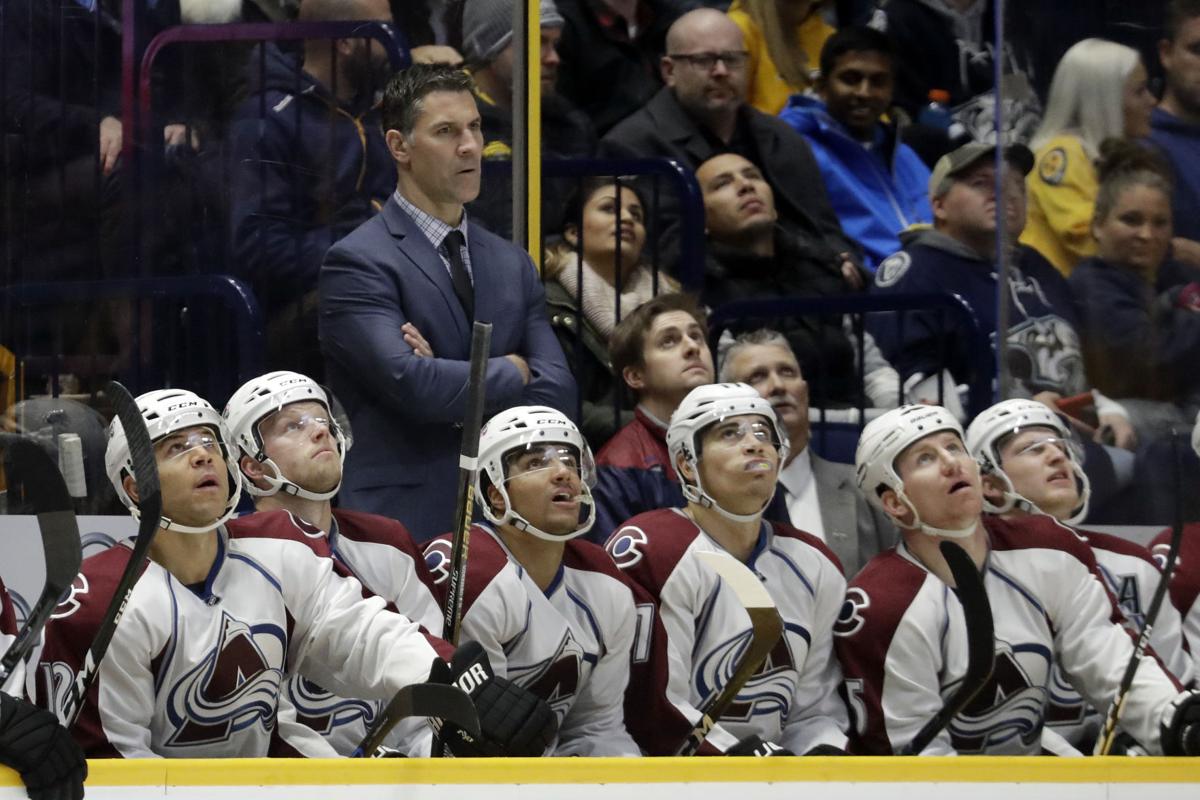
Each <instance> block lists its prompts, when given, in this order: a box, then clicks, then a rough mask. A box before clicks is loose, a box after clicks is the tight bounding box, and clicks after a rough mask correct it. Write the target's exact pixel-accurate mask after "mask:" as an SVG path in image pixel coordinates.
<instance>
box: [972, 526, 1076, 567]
mask: <svg viewBox="0 0 1200 800" xmlns="http://www.w3.org/2000/svg"><path fill="white" fill-rule="evenodd" d="M983 526H984V527H985V528H986V529H987V531H988V536H989V538H990V539H991V547H992V549H993V550H996V551H1003V550H1036V549H1041V550H1061V551H1063V552H1065V553H1070V554H1071V555H1072V556H1074V557H1075V558H1077V559H1078V560H1079V561H1081V562H1083V563H1084V564H1085V565H1087V566H1088V568H1089V569H1090V568H1092V566H1093V565H1094V564H1095V561H1096V559H1095V557H1094V556H1093V555H1092V550H1091V548H1090V547H1089V546H1088V543H1087V541H1086V540H1085V539H1084V538H1083V536H1081V535H1080V534H1078V533H1076V532H1075V531H1074V529H1072V528H1068V527H1067V526H1065V525H1063V524H1062V523H1060V522H1059V521H1058V520H1056V519H1054V518H1053V517H1051V516H1048V515H1046V514H1026V515H1024V516H1021V517H1016V518H1014V519H1004V518H1002V517H998V516H996V515H995V514H984V515H983Z"/></svg>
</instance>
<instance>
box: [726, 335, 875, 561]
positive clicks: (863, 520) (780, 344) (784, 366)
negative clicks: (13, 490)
mask: <svg viewBox="0 0 1200 800" xmlns="http://www.w3.org/2000/svg"><path fill="white" fill-rule="evenodd" d="M720 360H721V364H720V371H719V380H720V381H721V382H722V383H746V384H749V385H750V386H753V387H754V389H755V390H756V391H757V392H758V393H759V394H761V395H762V396H763V397H764V398H766V400H767V402H769V403H770V404H771V408H772V409H773V410H774V411H775V416H777V417H778V418H779V423H780V424H781V425H782V426H783V428H784V430H786V431H787V435H788V444H789V445H790V447H789V450H788V455H787V457H786V458H785V459H784V462H783V464H781V465H780V468H779V485H778V487H776V489H775V496H774V497H773V498H772V499H771V504H770V505H769V506H768V507H767V510H766V511H764V512H763V516H764V517H765V518H766V519H769V520H778V521H780V522H787V523H789V524H790V525H792V526H794V527H796V528H798V529H799V530H802V531H804V532H805V533H808V534H811V535H813V536H815V537H817V538H818V539H820V540H821V541H822V542H824V543H825V544H826V545H827V546H828V547H829V549H830V550H832V551H833V553H834V555H836V556H837V557H838V561H840V562H841V564H842V569H843V571H844V573H845V575H846V577H847V578H850V577H853V576H854V575H855V574H856V573H857V572H858V571H859V570H860V569H862V566H863V565H864V564H866V563H867V561H869V560H870V559H871V558H873V557H874V556H875V555H876V554H877V553H879V552H881V551H883V550H886V549H887V548H889V547H891V546H892V545H893V544H895V542H896V528H895V526H894V525H892V523H891V520H889V519H888V517H887V515H886V514H884V513H883V512H881V511H879V510H878V509H876V508H874V507H873V506H871V505H870V504H868V503H867V501H866V499H865V498H863V496H862V495H861V494H859V493H858V490H857V489H856V488H855V485H854V468H853V467H851V466H849V465H847V464H839V463H836V462H834V461H826V460H825V459H823V458H821V457H820V456H819V455H817V454H816V453H814V452H813V451H812V448H810V447H809V446H808V445H809V441H810V436H811V433H812V430H811V427H810V424H809V411H808V383H806V382H805V380H804V374H803V372H802V371H801V369H800V364H799V362H797V361H796V356H795V354H794V353H793V352H792V348H791V346H790V345H789V344H788V341H787V339H785V338H784V337H783V335H782V334H780V333H779V332H778V331H772V330H767V329H761V330H757V331H751V332H749V333H743V334H740V335H738V337H737V338H736V339H735V340H734V341H733V342H732V343H731V344H730V345H729V347H728V348H724V347H723V348H722V352H721V354H720Z"/></svg>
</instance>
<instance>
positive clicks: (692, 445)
mask: <svg viewBox="0 0 1200 800" xmlns="http://www.w3.org/2000/svg"><path fill="white" fill-rule="evenodd" d="M742 416H761V417H764V418H766V420H767V421H768V422H769V423H770V424H771V427H772V429H773V430H774V432H775V442H774V444H775V449H776V450H777V451H778V453H779V465H780V467H782V465H783V464H784V462H786V461H787V457H788V452H789V450H790V447H791V444H790V442H789V440H788V436H787V432H786V431H785V430H784V429H783V426H782V424H781V423H780V422H779V418H778V417H777V416H776V415H775V409H774V408H772V407H771V404H770V402H768V401H767V400H766V399H765V398H764V397H762V395H760V394H759V393H758V392H757V391H756V390H755V389H754V388H753V387H752V386H750V385H748V384H745V383H710V384H706V385H704V386H697V387H696V388H695V389H692V391H690V392H688V394H687V397H685V398H683V402H681V403H680V404H679V407H678V408H676V409H675V412H674V413H673V414H671V425H670V427H669V428H668V429H667V451H668V452H669V453H670V456H671V465H672V466H673V467H674V466H676V465H677V464H679V459H680V457H681V456H682V458H683V460H684V463H686V464H688V465H689V467H690V468H691V469H692V471H693V472H694V473H695V478H694V480H687V479H685V478H684V476H683V474H682V473H680V475H679V478H680V480H679V485H680V488H681V489H682V491H683V496H684V498H685V499H686V500H688V501H690V502H693V503H696V504H697V505H700V506H703V507H705V508H711V509H713V510H714V511H716V512H717V513H719V514H721V515H722V516H724V517H727V518H728V519H731V520H734V521H735V522H752V521H754V520H756V519H758V518H759V517H760V516H761V515H762V513H763V512H764V511H766V510H767V506H769V505H770V503H771V498H770V497H768V498H767V500H766V502H764V503H763V506H762V508H760V509H759V510H758V511H756V512H754V513H753V514H738V513H735V512H733V511H730V510H729V509H727V508H725V507H724V506H722V505H721V504H720V503H719V502H717V499H716V498H715V497H713V496H712V495H710V494H709V493H708V491H707V490H706V489H705V488H704V484H703V481H702V480H701V479H700V438H701V436H702V435H703V433H704V431H705V430H706V429H707V428H708V427H709V426H710V425H713V424H715V423H717V422H720V421H722V420H724V419H727V418H729V417H742Z"/></svg>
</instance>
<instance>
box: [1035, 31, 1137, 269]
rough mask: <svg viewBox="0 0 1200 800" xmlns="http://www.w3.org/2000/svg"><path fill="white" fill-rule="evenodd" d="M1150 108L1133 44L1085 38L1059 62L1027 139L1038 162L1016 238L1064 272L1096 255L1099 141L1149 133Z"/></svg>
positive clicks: (1130, 137)
mask: <svg viewBox="0 0 1200 800" xmlns="http://www.w3.org/2000/svg"><path fill="white" fill-rule="evenodd" d="M1153 108H1154V96H1153V95H1151V94H1150V90H1149V88H1148V87H1147V85H1146V68H1145V67H1144V66H1143V65H1142V61H1141V57H1140V56H1139V55H1138V53H1137V51H1136V50H1134V49H1133V48H1130V47H1126V46H1125V45H1121V44H1117V43H1115V42H1108V41H1105V40H1103V39H1084V40H1083V41H1082V42H1079V43H1077V44H1075V45H1074V46H1073V47H1071V49H1070V50H1068V51H1067V52H1066V55H1064V56H1063V57H1062V61H1060V62H1059V63H1058V68H1057V69H1055V71H1054V80H1053V81H1052V82H1051V84H1050V96H1049V99H1048V100H1047V102H1046V116H1045V118H1044V119H1043V120H1042V124H1041V126H1040V127H1039V128H1038V130H1037V133H1036V134H1035V135H1034V137H1033V140H1032V142H1031V143H1030V146H1031V147H1032V149H1033V151H1034V154H1035V156H1036V158H1037V165H1036V168H1035V169H1034V171H1033V173H1032V174H1031V175H1030V176H1029V178H1028V179H1027V181H1026V183H1027V185H1028V190H1029V219H1028V221H1027V222H1026V225H1025V232H1024V233H1023V234H1022V235H1021V242H1022V243H1023V244H1027V245H1029V246H1030V247H1032V248H1033V249H1035V250H1037V251H1038V252H1039V253H1041V254H1042V256H1043V257H1044V258H1045V259H1046V260H1047V261H1049V262H1050V263H1051V264H1053V265H1054V266H1055V268H1056V269H1058V271H1059V272H1061V273H1062V274H1063V275H1070V274H1071V270H1072V269H1074V267H1075V265H1076V264H1077V263H1079V261H1080V260H1081V259H1083V258H1086V257H1088V256H1090V255H1093V254H1094V253H1095V252H1096V245H1095V242H1094V241H1093V239H1092V231H1091V225H1092V216H1093V210H1094V203H1095V200H1096V188H1097V177H1096V167H1095V161H1096V159H1097V158H1098V157H1099V155H1100V143H1101V142H1103V141H1104V140H1105V139H1108V138H1113V137H1117V138H1121V137H1125V138H1129V139H1138V138H1141V137H1143V136H1146V135H1147V134H1149V133H1150V112H1151V111H1152V109H1153Z"/></svg>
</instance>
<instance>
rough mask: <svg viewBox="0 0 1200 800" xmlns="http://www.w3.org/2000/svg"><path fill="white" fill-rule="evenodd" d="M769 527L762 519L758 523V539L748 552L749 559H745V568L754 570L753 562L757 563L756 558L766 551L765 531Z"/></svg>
mask: <svg viewBox="0 0 1200 800" xmlns="http://www.w3.org/2000/svg"><path fill="white" fill-rule="evenodd" d="M769 530H770V526H769V525H768V524H767V521H766V520H765V519H764V520H762V522H760V523H759V529H758V539H757V540H756V541H755V542H754V549H753V550H751V551H750V557H749V558H747V559H746V566H748V567H750V569H754V562H755V561H758V557H759V556H761V555H762V554H763V552H764V551H765V550H766V549H767V531H769Z"/></svg>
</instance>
